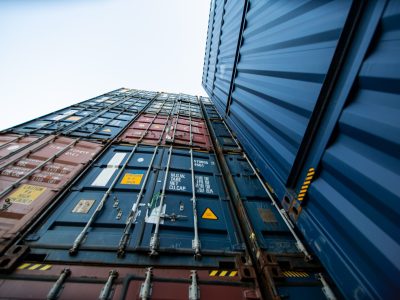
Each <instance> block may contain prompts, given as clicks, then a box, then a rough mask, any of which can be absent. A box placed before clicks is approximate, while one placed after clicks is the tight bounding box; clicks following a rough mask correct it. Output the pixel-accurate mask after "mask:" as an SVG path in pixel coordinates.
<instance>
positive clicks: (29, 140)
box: [0, 133, 41, 163]
mask: <svg viewBox="0 0 400 300" xmlns="http://www.w3.org/2000/svg"><path fill="white" fill-rule="evenodd" d="M40 138H41V137H39V136H35V135H28V136H27V135H22V134H14V133H4V134H0V163H1V160H2V159H3V158H4V157H7V156H9V155H12V153H15V152H18V151H20V150H21V149H24V148H26V147H29V146H30V145H31V144H33V143H35V142H36V141H38V140H39V139H40Z"/></svg>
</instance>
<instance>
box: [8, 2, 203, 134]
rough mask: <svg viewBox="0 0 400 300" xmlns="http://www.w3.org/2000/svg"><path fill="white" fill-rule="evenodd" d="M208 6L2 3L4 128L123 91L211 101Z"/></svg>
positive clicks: (129, 3) (173, 3)
mask: <svg viewBox="0 0 400 300" xmlns="http://www.w3.org/2000/svg"><path fill="white" fill-rule="evenodd" d="M209 7H210V2H209V1H207V0H145V1H144V0H143V1H140V0H1V1H0V105H1V106H0V107H1V109H0V116H1V117H0V129H5V128H8V127H11V126H14V125H17V124H20V123H22V122H25V121H28V120H31V119H34V118H36V117H39V116H41V115H44V114H46V113H50V112H52V111H55V110H57V109H60V108H63V107H66V106H68V105H71V104H74V103H77V102H79V101H83V100H86V99H89V98H92V97H95V96H97V95H100V94H102V93H105V92H108V91H111V90H114V89H117V88H120V87H127V88H137V89H144V90H152V91H167V92H183V93H188V94H194V95H205V92H204V90H203V88H202V86H201V77H202V69H203V60H204V49H205V43H206V35H207V24H208V14H209Z"/></svg>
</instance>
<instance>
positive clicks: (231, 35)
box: [213, 1, 245, 106]
mask: <svg viewBox="0 0 400 300" xmlns="http://www.w3.org/2000/svg"><path fill="white" fill-rule="evenodd" d="M244 3H245V2H244V1H228V2H227V3H226V5H225V15H224V22H223V25H222V29H221V44H220V46H219V54H218V61H217V65H216V67H215V68H216V73H215V80H214V86H213V94H214V95H215V97H214V99H215V100H216V101H218V102H219V103H218V105H222V106H226V102H227V99H228V95H229V88H230V82H231V77H232V71H233V64H234V62H235V54H236V47H237V43H238V37H239V30H240V23H241V19H242V14H243V9H244Z"/></svg>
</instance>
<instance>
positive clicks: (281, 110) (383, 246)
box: [204, 1, 400, 299]
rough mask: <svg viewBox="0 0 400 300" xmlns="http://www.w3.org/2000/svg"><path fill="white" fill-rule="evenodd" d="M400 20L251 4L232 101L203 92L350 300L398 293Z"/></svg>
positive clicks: (370, 7) (381, 6) (386, 8)
mask: <svg viewBox="0 0 400 300" xmlns="http://www.w3.org/2000/svg"><path fill="white" fill-rule="evenodd" d="M220 2H221V3H222V2H224V1H220ZM229 3H230V1H227V3H226V4H225V14H228V13H231V14H233V13H234V10H233V9H231V11H228V7H229ZM217 5H218V3H217ZM399 12H400V8H399V3H398V2H396V1H392V2H389V3H386V2H385V1H377V2H369V3H366V2H362V3H355V4H353V3H351V2H350V1H301V2H300V1H295V2H286V1H271V2H266V1H249V9H248V10H247V12H246V14H245V25H244V29H243V31H242V32H241V35H242V40H241V41H240V40H239V39H238V40H239V43H241V44H239V47H240V48H239V49H240V50H239V57H238V63H237V64H236V65H232V66H230V69H233V70H234V72H235V74H234V75H235V76H234V79H233V82H231V83H230V84H231V85H232V87H233V89H232V91H231V92H229V91H228V93H226V92H225V93H223V92H221V89H217V84H215V85H214V86H213V90H210V85H209V84H208V85H205V89H206V91H207V93H208V94H209V96H210V97H211V98H212V100H213V102H214V103H215V104H217V108H218V110H219V112H220V113H221V114H222V115H224V116H225V119H226V121H227V123H228V124H229V125H230V126H231V127H232V128H233V129H234V131H235V132H236V134H237V136H238V138H239V140H240V141H241V143H242V145H243V146H244V148H245V150H246V151H247V152H248V154H249V157H251V158H252V160H253V162H254V163H255V164H256V166H257V167H258V169H259V170H260V171H261V173H262V174H263V175H264V178H265V179H266V181H267V183H268V185H269V186H270V188H271V190H272V191H273V192H275V195H276V196H277V197H278V198H279V200H282V203H283V206H284V207H285V208H286V209H287V210H288V212H289V213H290V215H291V217H292V220H293V221H295V222H297V225H298V227H299V228H300V230H301V231H302V233H303V234H304V236H305V238H306V240H307V241H308V243H309V245H310V246H311V247H312V248H313V250H314V251H315V252H317V254H318V256H319V258H320V259H321V261H322V263H323V264H324V265H325V267H326V268H327V269H328V271H329V272H330V274H331V276H332V278H333V279H334V280H335V282H336V283H337V285H338V286H339V288H340V289H341V291H342V292H343V294H344V295H346V296H348V297H350V298H358V299H361V298H374V299H377V298H390V297H393V293H394V292H395V291H396V290H398V280H397V279H396V278H398V277H399V275H400V256H399V255H398V253H400V246H399V245H400V238H399V234H398V233H399V229H400V228H399V224H398V221H396V220H398V218H399V210H398V209H397V206H396V205H395V203H398V201H399V200H400V188H399V186H398V182H400V180H399V179H400V176H399V170H400V160H399V157H398V153H400V151H399V150H400V149H399V144H400V121H399V120H400V118H399V105H398V102H399V101H398V100H399V93H400V90H399V86H400V85H399V77H400V75H399V74H400V72H399V59H398V54H397V53H398V51H399V45H400V44H399V38H400V31H399V29H400V21H399V20H400V16H399ZM224 19H225V17H224ZM236 22H237V23H239V22H240V20H236ZM211 47H212V45H211ZM224 47H225V45H224V41H223V40H221V44H220V45H219V49H220V50H221V49H224ZM226 47H227V48H228V46H226ZM221 52H222V51H221ZM219 55H220V56H221V57H223V56H224V53H220V54H219ZM226 55H228V54H226ZM211 63H212V62H211V61H210V64H211ZM220 63H222V61H221V62H220V61H219V60H218V61H217V67H216V69H217V70H219V69H220V68H221V67H220V66H219V64H220ZM210 68H212V67H211V66H210ZM209 81H210V78H207V79H206V80H205V81H204V82H207V83H208V82H209ZM225 91H226V90H225ZM226 102H228V105H225V103H226ZM310 168H314V169H315V171H313V170H312V169H310ZM314 173H315V175H313V174H314ZM307 174H311V176H308V177H307ZM313 176H314V182H311V180H312V177H313ZM307 178H308V179H307ZM307 181H310V182H311V184H310V182H307ZM284 199H287V201H288V202H287V203H285V200H284Z"/></svg>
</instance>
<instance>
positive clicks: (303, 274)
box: [282, 271, 310, 278]
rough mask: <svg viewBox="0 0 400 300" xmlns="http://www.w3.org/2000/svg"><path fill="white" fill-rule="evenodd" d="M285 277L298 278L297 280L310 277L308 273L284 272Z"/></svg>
mask: <svg viewBox="0 0 400 300" xmlns="http://www.w3.org/2000/svg"><path fill="white" fill-rule="evenodd" d="M282 274H283V276H285V277H296V278H300V277H302V278H306V277H309V276H310V275H309V274H308V273H306V272H296V271H284V272H282Z"/></svg>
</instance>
